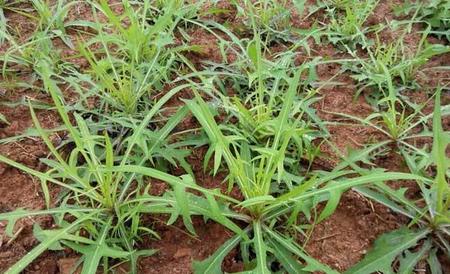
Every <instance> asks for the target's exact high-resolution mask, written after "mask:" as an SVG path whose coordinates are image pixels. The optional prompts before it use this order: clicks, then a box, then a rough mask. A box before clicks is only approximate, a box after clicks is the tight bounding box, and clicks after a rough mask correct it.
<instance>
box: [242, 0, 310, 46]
mask: <svg viewBox="0 0 450 274" xmlns="http://www.w3.org/2000/svg"><path fill="white" fill-rule="evenodd" d="M233 2H234V5H235V7H236V8H237V12H238V16H240V17H241V18H243V19H244V20H245V24H244V25H246V26H253V28H254V29H255V28H256V29H257V30H258V32H259V33H260V34H261V36H263V37H265V39H264V40H265V44H269V43H271V42H272V41H276V40H284V41H289V40H290V36H291V26H290V10H289V6H288V2H289V1H286V0H263V1H243V2H242V1H233ZM297 2H302V1H297ZM297 5H301V3H297ZM250 31H251V29H250Z"/></svg>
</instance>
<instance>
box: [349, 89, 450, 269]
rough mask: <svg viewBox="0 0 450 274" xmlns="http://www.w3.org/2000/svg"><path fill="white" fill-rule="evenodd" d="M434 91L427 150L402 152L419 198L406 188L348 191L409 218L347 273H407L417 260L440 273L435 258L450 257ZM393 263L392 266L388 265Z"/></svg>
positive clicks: (443, 139) (445, 135)
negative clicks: (431, 131)
mask: <svg viewBox="0 0 450 274" xmlns="http://www.w3.org/2000/svg"><path fill="white" fill-rule="evenodd" d="M441 119H442V115H441V106H440V92H438V93H437V95H436V98H435V108H434V113H433V147H432V151H431V152H429V153H417V150H409V151H406V150H405V151H404V153H403V155H404V157H405V160H406V162H407V164H408V167H409V169H410V171H411V173H412V174H417V175H420V176H423V178H424V179H422V180H416V182H417V186H418V187H419V189H420V192H419V193H420V196H419V197H408V196H407V195H406V191H407V189H406V188H400V189H396V188H393V187H392V185H388V184H386V183H382V182H380V183H376V184H373V185H370V186H364V187H361V186H358V187H355V188H354V189H355V190H356V191H358V192H360V193H361V194H363V195H365V196H367V197H368V198H370V199H373V200H374V201H376V202H379V203H381V204H383V205H385V206H387V207H389V208H390V209H391V210H393V211H395V212H397V213H399V214H402V215H404V216H406V217H408V218H410V222H409V224H408V226H407V227H403V228H401V229H399V230H396V231H393V232H389V233H386V234H384V235H382V236H381V237H380V238H379V239H378V240H376V241H375V245H374V247H373V248H372V250H371V251H369V253H368V254H367V255H366V256H365V257H364V259H363V260H362V261H361V262H360V263H358V264H357V265H355V266H354V267H352V268H351V269H350V270H349V271H348V273H368V272H372V271H382V272H390V271H392V270H391V269H392V267H393V268H394V269H393V270H395V271H397V272H398V273H411V272H412V271H413V270H414V269H415V267H416V265H417V264H418V263H419V262H421V261H422V262H426V264H428V266H429V269H430V271H431V273H443V269H442V267H441V265H440V263H439V256H443V257H446V258H447V259H448V258H450V241H449V239H450V187H449V179H450V176H449V175H450V174H449V170H450V169H449V168H450V159H449V158H448V156H447V153H446V151H447V149H448V145H449V144H450V135H449V132H446V131H444V129H443V127H442V120H441ZM394 262H395V263H394Z"/></svg>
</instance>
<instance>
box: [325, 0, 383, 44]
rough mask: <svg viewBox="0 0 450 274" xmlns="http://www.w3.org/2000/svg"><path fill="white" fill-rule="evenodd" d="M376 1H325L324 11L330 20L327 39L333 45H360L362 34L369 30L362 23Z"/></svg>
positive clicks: (370, 12)
mask: <svg viewBox="0 0 450 274" xmlns="http://www.w3.org/2000/svg"><path fill="white" fill-rule="evenodd" d="M378 2H379V1H378V0H364V1H358V0H338V1H333V0H331V1H326V2H325V5H326V11H327V13H328V16H329V18H330V22H329V23H328V24H327V25H328V39H329V40H330V41H331V42H332V43H333V44H344V45H348V46H350V47H352V48H353V47H354V46H355V45H356V44H358V43H361V40H362V39H363V37H364V34H365V33H366V32H368V31H370V28H368V27H364V22H366V20H367V18H368V17H369V16H370V14H372V12H373V10H374V9H375V7H376V5H377V4H378Z"/></svg>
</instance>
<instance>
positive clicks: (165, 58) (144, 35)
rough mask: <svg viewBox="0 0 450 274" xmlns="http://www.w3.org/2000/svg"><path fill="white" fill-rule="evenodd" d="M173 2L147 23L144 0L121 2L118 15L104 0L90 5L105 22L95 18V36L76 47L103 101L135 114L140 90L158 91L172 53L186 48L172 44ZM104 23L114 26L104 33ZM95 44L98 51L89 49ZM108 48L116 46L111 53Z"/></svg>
mask: <svg viewBox="0 0 450 274" xmlns="http://www.w3.org/2000/svg"><path fill="white" fill-rule="evenodd" d="M175 5H176V1H170V2H169V3H168V5H167V6H166V7H165V9H164V10H163V11H161V14H160V15H159V16H157V17H155V18H154V19H153V21H154V22H150V21H149V18H148V15H149V13H150V11H151V9H152V7H151V6H150V5H149V2H148V1H145V2H144V3H142V4H140V5H138V6H137V7H135V6H133V5H132V4H131V3H129V2H128V1H124V2H123V7H124V12H123V14H121V15H116V14H115V13H114V12H113V11H112V10H111V8H110V6H109V4H108V3H107V1H104V0H103V1H100V2H99V3H98V4H94V7H93V10H94V14H95V15H96V14H97V10H99V11H101V12H102V13H103V14H104V15H105V16H106V17H107V18H108V22H107V24H106V25H103V24H100V23H99V21H98V19H96V21H97V29H96V30H97V31H98V35H96V36H95V37H94V38H92V39H90V40H89V41H87V42H86V43H84V44H83V45H80V52H81V54H82V56H84V57H85V58H86V59H87V60H88V61H89V63H90V66H91V69H90V74H91V77H92V78H93V81H92V82H91V84H92V83H94V84H93V85H92V87H93V88H94V89H95V90H96V91H97V93H99V94H101V95H102V97H103V98H104V99H105V100H106V102H107V105H111V106H112V107H113V108H114V109H116V110H120V111H123V112H125V113H127V114H136V112H137V110H138V109H139V105H140V104H142V102H143V101H145V97H146V96H144V95H151V94H152V93H154V92H155V91H157V92H159V91H161V90H163V86H164V83H165V82H166V81H168V80H169V77H171V75H172V73H173V70H174V68H173V67H174V65H175V64H176V62H177V61H178V60H177V52H181V51H184V50H188V49H189V47H186V46H179V47H172V44H173V43H174V37H173V31H174V28H175V27H176V25H177V23H178V21H179V20H180V17H175V12H176V11H177V10H176V6H175ZM136 8H138V10H137V11H136V10H135V9H136ZM96 18H97V15H96ZM123 20H128V22H129V24H128V25H127V26H123V25H122V21H123ZM105 27H107V28H110V29H114V30H115V31H112V32H110V33H108V32H106V31H105V30H104V29H105ZM95 43H100V44H101V45H102V48H101V50H100V51H95V52H94V51H92V50H91V49H90V48H89V47H90V46H91V45H93V44H95ZM111 48H115V49H116V50H114V54H112V52H111V50H110V49H111ZM99 52H101V53H102V55H101V57H100V58H98V57H97V55H98V53H99ZM147 101H148V99H147ZM147 104H148V102H147ZM147 104H144V105H147ZM107 105H106V106H105V107H107Z"/></svg>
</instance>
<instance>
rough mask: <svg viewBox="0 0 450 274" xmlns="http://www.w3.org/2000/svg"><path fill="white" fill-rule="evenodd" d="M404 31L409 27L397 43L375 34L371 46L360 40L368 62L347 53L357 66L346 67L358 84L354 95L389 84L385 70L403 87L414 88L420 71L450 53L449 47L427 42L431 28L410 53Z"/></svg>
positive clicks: (354, 54)
mask: <svg viewBox="0 0 450 274" xmlns="http://www.w3.org/2000/svg"><path fill="white" fill-rule="evenodd" d="M407 32H408V28H407V29H406V30H405V31H404V32H403V33H402V35H401V36H400V37H399V38H398V39H396V41H394V42H391V43H387V44H386V43H383V42H381V41H380V38H379V37H378V35H376V39H375V42H374V43H373V45H370V42H369V41H367V39H366V38H363V40H364V42H363V44H364V46H365V49H366V50H367V53H368V55H369V58H367V59H363V58H359V57H358V56H357V55H356V53H355V52H353V51H350V53H351V54H352V55H353V56H354V57H355V59H356V61H357V64H356V65H355V64H354V63H351V64H349V67H350V70H352V71H353V72H354V74H353V78H355V79H356V80H357V81H358V82H359V83H361V84H360V85H361V87H360V88H359V91H358V93H357V95H358V94H359V92H360V91H361V90H363V89H365V88H367V87H374V86H382V87H386V85H387V81H388V80H387V77H386V70H387V71H388V73H389V75H390V77H391V78H393V79H394V80H396V79H400V80H401V84H402V85H403V86H412V87H415V86H417V83H416V81H415V77H416V75H417V72H418V71H419V68H420V67H421V66H422V65H424V64H426V63H427V62H428V61H429V60H430V58H432V57H433V56H438V55H441V54H445V53H447V52H450V47H448V46H445V45H442V44H430V43H428V42H427V37H428V35H429V33H430V29H427V30H425V31H424V33H423V35H422V37H421V40H420V42H419V44H418V45H417V47H416V49H415V51H411V50H410V49H409V48H408V47H407V46H406V45H405V44H404V41H403V40H404V39H403V38H404V36H405V35H406V34H407ZM394 83H395V82H394Z"/></svg>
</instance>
